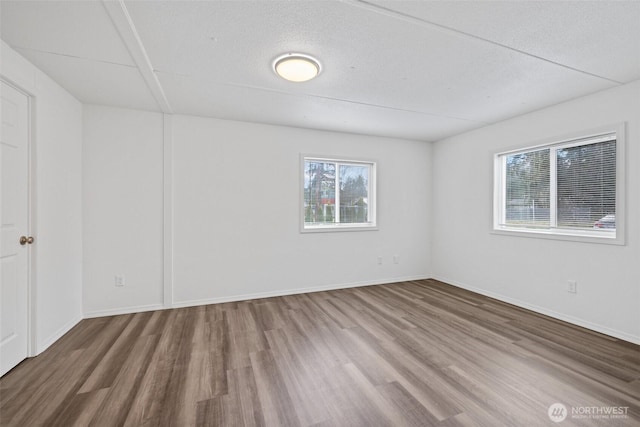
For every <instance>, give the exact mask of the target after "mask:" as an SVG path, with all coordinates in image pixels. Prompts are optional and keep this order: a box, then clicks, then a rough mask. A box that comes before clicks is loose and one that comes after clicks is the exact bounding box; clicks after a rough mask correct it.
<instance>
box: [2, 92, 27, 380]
mask: <svg viewBox="0 0 640 427" xmlns="http://www.w3.org/2000/svg"><path fill="white" fill-rule="evenodd" d="M0 85H1V86H0V98H1V101H2V102H1V103H0V118H1V121H2V127H1V128H0V146H1V150H0V168H1V169H0V177H1V178H2V180H1V181H0V183H1V184H0V224H1V229H0V280H1V281H0V375H4V374H5V373H6V372H7V371H9V370H10V369H11V368H13V367H14V366H16V365H17V364H18V363H20V362H21V361H22V360H23V359H24V358H26V357H27V351H28V344H27V343H28V341H27V339H28V337H27V321H28V317H27V316H28V313H29V311H28V309H27V304H28V295H29V293H28V288H27V286H28V280H29V272H28V269H29V260H28V257H29V247H30V243H31V242H32V241H33V240H32V239H29V237H30V236H29V99H28V98H27V96H26V95H24V94H22V93H20V92H18V91H17V90H16V89H14V88H13V87H11V86H9V85H8V84H6V83H4V82H0ZM21 238H22V239H21ZM21 240H22V242H21Z"/></svg>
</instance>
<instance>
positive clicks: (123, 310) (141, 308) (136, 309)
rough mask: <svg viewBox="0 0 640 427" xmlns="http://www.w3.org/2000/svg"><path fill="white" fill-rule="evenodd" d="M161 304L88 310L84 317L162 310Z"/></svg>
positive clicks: (163, 307)
mask: <svg viewBox="0 0 640 427" xmlns="http://www.w3.org/2000/svg"><path fill="white" fill-rule="evenodd" d="M165 308H167V307H165V306H163V305H162V304H149V305H136V306H131V307H121V308H110V309H107V310H96V311H88V312H85V313H84V318H85V319H91V318H94V317H105V316H117V315H118V314H131V313H142V312H144V311H154V310H164V309H165Z"/></svg>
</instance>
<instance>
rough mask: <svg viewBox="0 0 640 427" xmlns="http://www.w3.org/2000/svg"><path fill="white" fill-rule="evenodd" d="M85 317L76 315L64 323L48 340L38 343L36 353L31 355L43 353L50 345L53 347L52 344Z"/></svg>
mask: <svg viewBox="0 0 640 427" xmlns="http://www.w3.org/2000/svg"><path fill="white" fill-rule="evenodd" d="M82 319H83V317H82V316H81V315H79V316H76V317H74V318H73V319H71V320H69V321H68V322H67V323H65V324H64V325H62V326H61V327H60V328H59V329H58V330H57V331H55V332H54V333H53V334H51V336H49V337H47V339H46V340H44V342H42V343H37V344H36V346H37V348H36V349H35V350H36V351H35V354H32V355H31V356H37V355H39V354H40V353H42V352H43V351H45V350H46V349H48V348H49V347H51V345H52V344H53V343H54V342H56V341H58V340H59V339H60V338H62V336H63V335H64V334H66V333H67V332H69V331H70V330H71V328H73V327H74V326H76V325H77V324H78V323H79V322H80V321H81V320H82Z"/></svg>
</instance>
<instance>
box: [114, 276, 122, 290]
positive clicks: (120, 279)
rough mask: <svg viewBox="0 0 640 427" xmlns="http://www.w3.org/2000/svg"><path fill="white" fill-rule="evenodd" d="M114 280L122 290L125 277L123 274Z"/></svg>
mask: <svg viewBox="0 0 640 427" xmlns="http://www.w3.org/2000/svg"><path fill="white" fill-rule="evenodd" d="M114 279H115V285H116V287H118V288H121V287H123V286H124V276H123V275H122V274H116V276H115V278H114Z"/></svg>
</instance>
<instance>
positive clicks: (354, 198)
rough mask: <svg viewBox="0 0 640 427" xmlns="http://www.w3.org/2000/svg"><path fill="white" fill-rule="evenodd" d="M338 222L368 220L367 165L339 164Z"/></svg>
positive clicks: (361, 221)
mask: <svg viewBox="0 0 640 427" xmlns="http://www.w3.org/2000/svg"><path fill="white" fill-rule="evenodd" d="M339 172H340V174H339V178H340V222H341V223H345V222H348V223H363V222H368V221H369V167H368V166H362V165H340V171H339Z"/></svg>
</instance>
